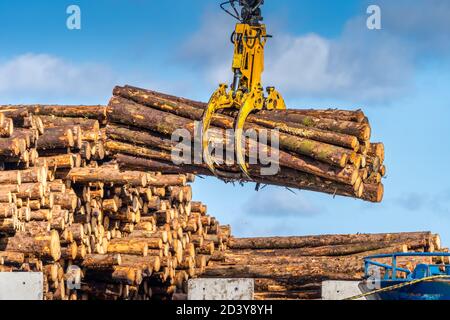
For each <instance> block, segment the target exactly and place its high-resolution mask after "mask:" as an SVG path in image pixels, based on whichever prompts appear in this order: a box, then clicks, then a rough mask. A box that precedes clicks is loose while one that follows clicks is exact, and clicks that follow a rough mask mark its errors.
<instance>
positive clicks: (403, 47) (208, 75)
mask: <svg viewBox="0 0 450 320" xmlns="http://www.w3.org/2000/svg"><path fill="white" fill-rule="evenodd" d="M415 2H416V3H417V6H411V5H408V3H409V2H408V1H406V0H399V1H398V3H400V4H398V3H397V2H395V1H394V2H392V1H389V2H388V1H382V2H381V9H382V14H383V30H381V31H371V30H368V29H367V27H366V18H367V17H366V16H365V15H364V14H365V12H364V13H362V14H361V16H359V17H354V18H352V19H350V20H349V21H348V22H347V24H346V26H345V28H344V29H343V31H342V33H341V35H340V36H338V37H336V38H333V39H330V38H326V37H323V36H320V35H317V34H313V33H311V34H303V35H293V34H291V33H289V32H288V31H286V30H277V31H276V36H275V38H274V39H272V40H269V42H268V44H267V47H266V63H265V64H266V71H265V73H264V75H263V79H264V83H263V85H265V86H268V85H273V86H276V87H277V88H278V89H279V91H280V92H281V93H282V94H283V95H284V96H285V98H287V99H288V100H294V99H298V98H307V99H308V98H325V99H329V98H333V99H345V100H349V101H350V102H354V103H359V102H360V103H370V102H388V101H390V100H392V99H394V98H396V97H398V96H400V95H404V94H406V93H408V90H411V89H412V88H413V86H414V75H415V72H416V71H417V69H418V64H417V60H418V58H420V57H421V56H422V55H433V54H440V55H441V57H442V56H444V58H448V52H447V51H443V48H445V47H450V45H448V40H449V39H450V29H448V26H449V24H450V22H449V21H450V19H448V16H447V14H448V9H449V8H450V4H449V3H448V0H430V3H429V2H427V1H423V0H415ZM426 8H430V10H426ZM444 12H445V14H444ZM212 22H214V23H212ZM429 25H432V26H433V27H432V28H430V27H428V26H429ZM232 28H233V21H232V19H229V18H228V17H226V16H224V15H220V14H219V13H217V14H215V13H210V12H208V14H206V15H205V17H204V19H203V23H202V25H201V27H200V28H199V30H198V31H197V32H196V33H195V34H194V35H193V36H192V37H191V38H190V39H188V41H187V42H186V43H185V44H184V47H183V49H184V59H185V60H186V61H194V62H195V65H196V67H197V69H199V70H200V71H202V72H203V76H204V79H205V87H210V85H211V82H213V83H214V84H217V83H220V82H231V79H232V75H231V70H230V64H231V55H232V45H231V44H230V42H229V41H227V39H228V38H229V34H230V33H231V31H232ZM411 33H413V34H411ZM439 50H440V51H439Z"/></svg>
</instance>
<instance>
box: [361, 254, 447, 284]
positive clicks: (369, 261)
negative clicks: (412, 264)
mask: <svg viewBox="0 0 450 320" xmlns="http://www.w3.org/2000/svg"><path fill="white" fill-rule="evenodd" d="M398 257H450V253H442V252H439V253H433V252H411V253H390V254H379V255H374V256H369V257H366V258H364V273H365V275H366V277H369V276H370V275H369V267H370V266H377V267H381V268H384V269H385V270H386V271H389V272H386V273H385V276H384V277H385V280H397V272H402V273H405V275H406V277H408V278H409V277H411V274H412V271H410V270H408V269H404V268H399V267H397V258H398ZM382 258H391V259H392V263H391V265H388V264H384V263H381V262H377V261H373V259H382ZM433 266H435V267H441V266H443V264H440V265H429V267H433ZM445 269H446V271H447V273H448V274H449V275H450V265H448V264H445Z"/></svg>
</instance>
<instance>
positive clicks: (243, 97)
mask: <svg viewBox="0 0 450 320" xmlns="http://www.w3.org/2000/svg"><path fill="white" fill-rule="evenodd" d="M237 1H238V0H235V1H228V2H226V3H230V4H231V6H232V7H233V9H234V10H235V12H236V14H237V16H235V15H233V14H231V15H233V16H234V17H236V18H237V19H239V20H240V21H241V23H238V24H236V28H235V31H234V32H233V35H232V37H231V39H232V42H233V43H234V55H233V62H232V71H233V74H234V79H233V84H232V86H231V88H228V86H227V85H226V84H220V85H219V88H218V89H217V90H216V91H215V92H214V93H213V94H212V96H211V98H210V100H209V103H208V108H207V110H206V111H205V113H204V115H203V121H202V148H203V158H204V160H205V163H206V164H207V165H208V167H209V169H210V170H211V171H212V172H213V173H214V174H216V170H215V167H214V162H213V160H212V157H211V155H210V153H209V149H208V146H209V139H208V134H207V133H208V128H209V126H210V124H211V119H212V117H213V115H214V113H216V112H217V111H218V110H221V109H230V108H233V109H237V110H239V114H238V117H237V120H236V123H235V132H234V134H235V137H234V140H235V141H234V142H235V149H236V160H237V163H238V165H239V167H240V168H241V171H242V172H243V173H244V174H245V175H246V176H247V178H250V176H249V173H248V167H247V164H246V161H245V141H244V139H243V128H244V125H245V121H246V119H247V117H248V116H249V115H250V114H251V113H252V112H253V111H255V110H263V109H266V110H274V109H278V110H283V109H286V105H285V103H284V100H283V98H282V97H281V95H280V94H279V92H278V91H276V90H275V88H274V87H268V88H267V89H266V91H267V96H265V94H264V89H263V87H262V85H261V77H262V73H263V72H264V47H265V45H266V42H267V39H268V38H269V37H270V36H268V35H267V31H266V26H265V25H264V24H260V23H259V20H262V17H261V16H260V9H259V7H260V6H261V5H262V4H263V2H264V1H261V0H259V1H258V0H253V1H252V0H249V1H244V0H239V4H240V5H241V6H242V7H243V9H242V10H243V11H242V12H243V13H242V15H241V16H239V14H238V12H237V10H236V8H235V2H237ZM222 5H223V4H222ZM225 11H227V10H225ZM227 12H228V11H227ZM228 13H230V12H228ZM244 15H245V17H243V16H244Z"/></svg>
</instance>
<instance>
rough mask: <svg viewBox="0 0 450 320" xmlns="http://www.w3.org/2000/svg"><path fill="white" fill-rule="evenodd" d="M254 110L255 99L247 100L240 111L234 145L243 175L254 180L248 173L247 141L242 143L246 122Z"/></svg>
mask: <svg viewBox="0 0 450 320" xmlns="http://www.w3.org/2000/svg"><path fill="white" fill-rule="evenodd" d="M253 110H254V105H253V99H247V100H246V101H245V103H244V105H243V106H242V108H241V109H240V110H239V114H238V117H237V120H236V125H235V129H234V134H235V135H234V145H235V151H236V160H237V163H238V165H239V168H240V169H241V171H242V173H243V174H244V175H245V176H246V177H247V178H248V179H249V180H252V179H251V177H250V174H249V172H248V168H247V164H246V163H245V154H244V153H245V141H242V132H243V130H244V125H245V121H246V120H247V117H248V116H249V114H250V113H251V112H252V111H253Z"/></svg>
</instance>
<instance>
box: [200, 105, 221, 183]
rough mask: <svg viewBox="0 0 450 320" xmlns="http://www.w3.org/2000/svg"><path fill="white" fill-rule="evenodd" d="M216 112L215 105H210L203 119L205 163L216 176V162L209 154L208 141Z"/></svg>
mask: <svg viewBox="0 0 450 320" xmlns="http://www.w3.org/2000/svg"><path fill="white" fill-rule="evenodd" d="M215 111H216V107H215V104H210V105H208V109H206V111H205V113H204V114H203V119H202V135H201V137H202V151H203V161H205V163H206V165H207V166H208V168H209V170H210V171H211V172H212V173H213V174H214V175H215V176H217V174H216V170H215V168H214V162H213V160H212V158H211V155H210V154H209V149H208V145H209V139H208V130H209V126H210V124H211V118H212V116H213V114H214V112H215Z"/></svg>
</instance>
